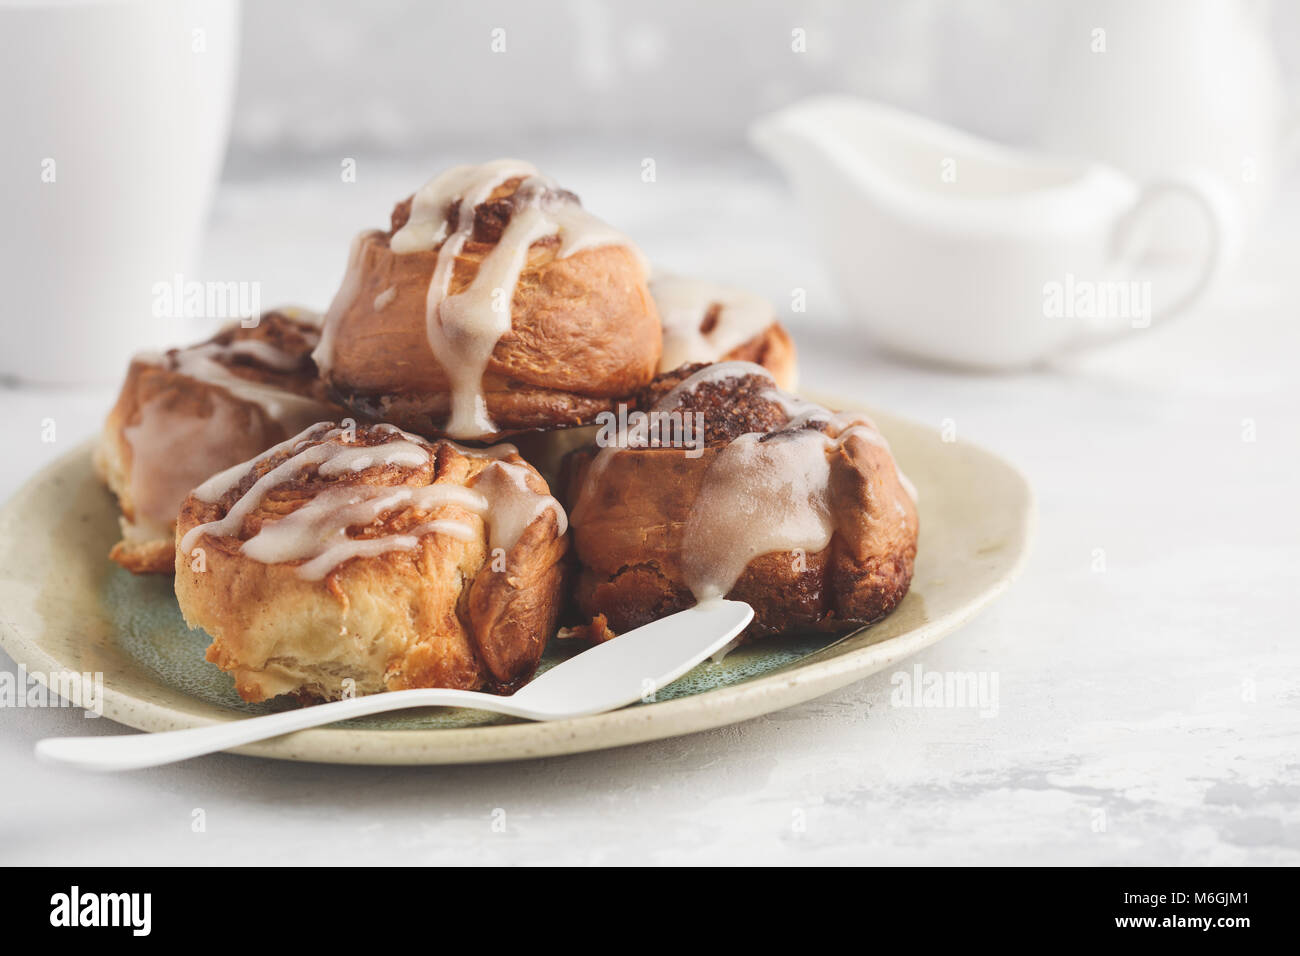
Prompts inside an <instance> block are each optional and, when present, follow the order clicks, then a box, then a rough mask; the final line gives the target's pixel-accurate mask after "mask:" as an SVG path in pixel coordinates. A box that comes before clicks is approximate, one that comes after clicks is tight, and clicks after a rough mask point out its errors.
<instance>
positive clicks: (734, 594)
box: [568, 362, 917, 639]
mask: <svg viewBox="0 0 1300 956" xmlns="http://www.w3.org/2000/svg"><path fill="white" fill-rule="evenodd" d="M639 406H640V408H641V409H643V410H645V412H646V415H645V417H644V418H641V419H638V421H637V422H636V424H635V425H630V426H629V428H627V429H623V430H621V431H620V433H619V434H618V435H607V436H605V438H604V440H603V441H601V442H599V443H600V444H602V445H603V446H604V447H598V448H597V447H593V448H590V449H587V450H584V451H581V452H577V453H575V455H574V456H573V457H572V458H571V459H570V461H569V462H568V466H569V478H568V489H569V491H568V494H569V500H570V502H571V503H572V525H573V532H572V533H573V541H574V551H575V554H576V556H577V559H578V562H579V565H580V570H579V573H578V579H577V585H576V600H577V605H578V608H579V610H580V611H581V613H582V616H583V620H584V621H593V622H594V624H593V625H591V626H589V630H590V633H589V636H593V637H595V638H597V639H600V638H604V637H608V636H610V635H611V634H618V633H622V632H624V631H627V630H630V629H631V628H635V627H639V626H641V625H642V624H645V623H647V622H649V621H652V620H655V619H657V618H659V617H663V616H664V615H666V614H671V613H673V612H675V611H679V610H682V609H683V608H686V607H689V606H690V605H692V604H694V603H696V602H697V601H704V600H708V599H710V598H717V597H724V596H725V597H729V598H732V599H736V600H742V601H747V602H748V603H749V604H751V605H752V606H753V608H754V611H755V616H754V622H753V623H752V624H751V625H750V627H749V628H748V629H747V631H746V633H745V635H744V636H745V638H746V639H752V638H755V637H760V636H764V635H770V634H778V633H785V632H790V631H807V630H818V631H829V632H838V631H842V630H847V629H851V628H853V627H856V626H859V625H863V624H868V623H870V622H872V621H875V620H878V619H879V618H881V617H883V616H884V615H886V614H888V613H889V612H890V611H891V610H893V608H894V607H895V606H896V605H897V604H898V602H899V601H900V600H902V598H903V596H904V594H905V593H906V592H907V588H908V585H909V583H910V581H911V577H912V566H913V561H914V559H915V556H916V540H917V512H916V505H915V501H914V491H913V489H912V488H911V485H910V483H909V482H908V481H907V479H906V478H905V477H903V475H902V473H901V472H900V471H899V469H898V466H897V465H896V464H895V462H894V459H893V456H892V454H891V453H890V450H889V446H888V445H887V444H886V442H885V440H884V438H883V437H882V436H881V435H880V433H879V431H877V430H876V428H875V427H874V425H872V423H871V421H870V420H869V419H867V418H866V417H865V416H863V415H861V414H857V413H846V412H832V411H830V410H828V409H826V408H823V407H821V406H819V405H816V404H813V403H811V402H807V401H804V400H802V399H799V398H797V397H795V396H793V395H791V394H789V393H788V392H784V391H782V390H780V389H779V388H777V387H776V384H775V383H774V382H773V380H772V376H771V374H770V373H769V372H768V371H767V370H766V369H763V368H762V367H760V366H757V365H754V364H751V363H745V362H727V363H720V364H717V365H708V366H694V367H688V368H685V369H682V370H679V371H678V372H676V373H673V374H670V375H667V376H663V377H661V378H660V379H658V380H656V382H655V383H654V384H653V385H652V386H650V387H649V388H647V389H646V390H645V392H644V393H643V394H642V395H641V397H640V400H639ZM674 436H677V437H674ZM678 438H680V439H681V440H677V439H678ZM670 439H671V440H670Z"/></svg>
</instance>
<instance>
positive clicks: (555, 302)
mask: <svg viewBox="0 0 1300 956" xmlns="http://www.w3.org/2000/svg"><path fill="white" fill-rule="evenodd" d="M521 182H522V180H521V179H518V178H515V179H511V180H508V181H507V182H506V183H504V184H503V185H502V186H500V187H499V188H497V189H496V190H495V191H494V192H493V193H492V195H491V197H490V198H489V200H488V201H486V202H484V203H482V204H480V205H479V206H478V207H477V208H476V210H475V220H474V229H473V233H472V235H471V236H470V238H469V240H468V241H467V242H466V244H465V245H464V246H463V247H462V248H461V250H460V252H459V254H458V255H457V257H456V262H455V268H454V271H453V273H452V278H451V284H450V287H449V293H450V294H451V295H455V294H457V293H460V292H462V291H464V290H465V289H466V288H467V287H468V286H469V285H470V283H471V282H472V281H473V279H474V278H475V276H476V275H477V274H478V271H479V267H480V265H481V264H482V262H483V260H484V257H485V256H486V255H487V254H488V253H490V252H491V251H492V250H493V249H495V247H496V243H497V242H498V240H500V239H501V236H502V232H503V230H504V228H505V226H506V224H508V222H509V221H510V217H511V215H512V214H513V210H512V204H511V199H512V197H513V196H514V194H515V192H516V191H517V190H518V189H519V186H520V184H521ZM574 201H576V200H574ZM411 202H412V200H411V199H410V198H408V199H406V200H404V201H403V202H400V203H398V204H397V206H396V207H395V209H394V211H393V216H392V222H391V226H390V228H389V230H388V231H387V232H379V231H374V232H370V233H365V234H363V235H362V236H360V237H358V239H357V243H358V245H357V246H356V248H355V249H354V253H353V256H354V258H353V262H352V263H351V264H350V267H349V277H348V278H347V279H345V286H346V287H347V288H348V293H347V295H343V293H340V296H341V298H345V299H347V301H345V302H341V301H339V300H338V299H336V302H335V305H334V306H333V307H332V308H331V316H330V322H331V325H332V333H331V341H330V353H331V354H330V357H329V359H328V361H324V362H322V373H323V375H324V377H325V378H326V380H327V381H328V382H329V384H330V386H331V387H332V389H333V390H334V394H335V395H336V396H337V397H338V398H339V400H340V401H342V402H343V403H344V404H345V405H347V406H348V407H349V408H351V409H353V410H354V411H356V412H358V413H359V414H362V415H365V416H368V417H371V418H376V419H381V420H384V421H389V422H393V423H394V424H397V425H400V426H401V427H403V428H406V429H408V430H410V431H413V432H416V433H418V434H422V435H425V436H427V437H440V436H442V435H443V434H444V426H445V425H446V424H447V419H448V416H449V415H450V412H451V390H452V385H451V382H450V380H449V377H448V375H447V372H446V370H445V369H444V368H443V366H442V364H441V363H440V362H439V360H438V358H437V357H436V356H435V354H434V352H433V349H432V348H431V346H430V344H429V338H428V330H427V320H426V307H427V299H428V294H429V285H430V280H431V278H432V276H433V273H434V270H435V268H436V266H437V264H438V258H439V256H440V255H441V254H442V249H441V247H439V248H437V249H433V250H427V251H415V252H404V253H400V254H399V253H396V252H394V251H393V249H392V247H391V244H390V243H391V241H392V238H393V235H394V234H395V233H396V232H397V231H398V230H400V229H401V228H402V226H404V225H405V224H406V222H407V220H408V217H409V216H410V210H411ZM510 311H511V327H510V329H509V330H508V331H506V332H505V333H504V335H502V336H501V338H500V339H499V340H498V341H497V343H496V346H495V348H494V349H493V350H492V354H491V357H490V359H489V360H488V363H487V368H486V370H485V372H484V375H483V379H482V395H483V398H484V400H485V402H486V408H487V413H488V415H489V417H490V418H491V419H492V422H493V423H494V425H495V426H496V428H497V430H496V431H495V432H494V433H489V434H486V435H479V436H474V437H475V439H476V440H482V441H494V440H498V439H500V438H502V437H504V436H507V435H511V434H516V433H519V432H522V431H527V430H530V429H553V428H563V427H568V426H575V425H581V424H584V423H588V422H590V421H592V420H593V419H594V417H595V415H596V414H597V413H599V412H600V411H603V410H605V409H609V408H611V407H612V406H613V404H614V403H615V402H616V401H617V400H618V399H619V398H621V397H623V396H625V395H628V394H630V393H631V392H633V391H635V390H636V389H638V388H640V387H642V386H643V385H645V384H646V383H647V382H649V381H650V380H651V378H653V376H654V374H655V369H656V367H657V364H658V360H659V352H660V347H661V331H660V327H659V320H658V315H657V313H656V311H655V307H654V302H653V300H652V299H651V297H650V293H649V290H648V289H647V286H646V279H645V268H644V265H643V262H642V260H641V257H640V254H639V253H638V252H637V251H636V250H635V249H634V248H632V247H631V246H630V245H627V244H614V245H599V246H594V247H590V248H586V249H582V250H580V251H577V252H575V253H573V254H572V255H568V256H561V255H560V242H559V239H558V238H557V237H555V236H550V237H547V238H545V239H542V240H539V241H536V242H534V243H533V244H532V245H531V246H530V247H529V249H528V251H527V254H526V260H525V264H524V266H523V269H522V271H521V273H520V275H519V280H518V283H517V285H516V287H515V291H514V296H513V299H512V300H511V307H510Z"/></svg>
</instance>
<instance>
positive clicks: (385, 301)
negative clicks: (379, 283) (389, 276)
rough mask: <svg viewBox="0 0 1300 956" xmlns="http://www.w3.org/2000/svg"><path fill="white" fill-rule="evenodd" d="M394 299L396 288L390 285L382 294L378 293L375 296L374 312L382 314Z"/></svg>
mask: <svg viewBox="0 0 1300 956" xmlns="http://www.w3.org/2000/svg"><path fill="white" fill-rule="evenodd" d="M396 298H397V286H395V285H390V286H389V287H388V288H387V289H385V290H384V291H383V292H381V293H379V295H377V296H375V311H376V312H383V311H384V309H386V308H388V305H389V303H390V302H392V301H393V300H394V299H396Z"/></svg>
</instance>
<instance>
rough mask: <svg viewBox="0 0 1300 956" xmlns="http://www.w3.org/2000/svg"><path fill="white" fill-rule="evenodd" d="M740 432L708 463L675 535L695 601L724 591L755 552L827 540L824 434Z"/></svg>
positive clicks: (808, 547)
mask: <svg viewBox="0 0 1300 956" xmlns="http://www.w3.org/2000/svg"><path fill="white" fill-rule="evenodd" d="M762 437H763V436H762V435H759V434H757V433H750V434H748V435H741V436H740V437H739V438H737V439H736V440H735V441H733V442H731V444H729V445H727V446H726V447H724V448H722V449H721V451H719V453H718V454H717V455H716V456H715V457H714V459H713V461H712V462H711V463H710V465H709V471H708V473H707V475H706V476H705V479H704V483H703V485H702V486H701V487H700V494H699V496H698V497H697V498H696V499H695V502H694V503H693V504H692V506H691V513H690V517H689V518H687V521H686V527H685V529H684V530H683V533H682V572H683V574H684V577H685V580H686V584H687V586H688V587H689V588H690V589H691V592H692V593H693V594H694V595H695V598H696V600H699V601H707V600H709V599H710V598H720V597H723V596H724V595H725V594H727V592H728V591H730V590H731V589H732V587H733V586H734V585H735V583H736V581H737V579H738V578H739V577H740V575H741V573H742V572H744V570H745V566H746V565H747V564H749V562H750V561H752V560H753V559H754V558H757V557H758V556H759V555H763V554H769V553H770V552H773V551H794V550H795V549H802V550H803V551H804V552H805V553H808V554H814V553H816V552H818V551H821V550H822V549H823V548H825V547H826V546H827V545H828V544H830V540H831V531H832V530H833V528H832V521H831V513H830V504H829V501H828V495H827V487H828V485H829V482H830V462H829V460H828V458H827V456H826V451H827V447H828V442H827V436H825V435H823V434H822V433H821V432H819V431H815V430H813V429H803V430H800V431H794V432H788V433H782V434H779V435H774V436H772V437H770V438H768V439H767V440H766V441H760V440H759V439H760V438H762Z"/></svg>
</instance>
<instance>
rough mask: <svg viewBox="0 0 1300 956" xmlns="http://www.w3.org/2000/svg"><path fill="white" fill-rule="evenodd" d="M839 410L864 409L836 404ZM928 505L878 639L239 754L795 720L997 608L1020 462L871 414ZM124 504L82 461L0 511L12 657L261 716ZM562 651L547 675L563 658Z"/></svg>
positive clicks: (540, 749) (489, 750)
mask: <svg viewBox="0 0 1300 956" xmlns="http://www.w3.org/2000/svg"><path fill="white" fill-rule="evenodd" d="M830 404H833V405H836V406H838V407H851V403H845V402H839V401H832V402H830ZM874 417H875V419H876V422H877V424H878V425H880V427H881V430H882V431H883V432H884V433H885V435H886V436H887V437H888V438H889V441H890V443H891V445H892V446H893V448H894V453H895V455H896V457H897V458H898V460H899V461H900V463H901V464H902V466H903V470H904V471H906V472H907V474H908V477H910V478H911V479H912V481H913V482H914V483H915V484H916V485H917V487H918V489H919V492H920V514H921V541H920V545H919V549H918V557H917V564H916V573H915V576H914V579H913V582H912V589H911V591H910V593H909V594H908V596H907V597H906V599H905V600H904V601H903V603H902V604H901V605H899V607H898V609H897V610H896V611H895V612H894V613H893V614H892V615H890V617H888V618H887V619H885V620H884V621H882V622H881V623H879V624H877V625H875V626H874V627H870V628H863V629H862V630H859V631H857V632H855V633H853V634H850V635H848V636H847V637H843V638H839V639H827V638H825V637H819V636H817V637H814V636H801V637H791V638H787V639H783V640H779V641H773V642H766V643H759V644H756V645H751V646H749V647H745V648H741V649H739V650H737V651H733V652H732V653H731V654H729V655H727V656H726V657H725V658H724V659H723V660H722V661H720V662H717V663H713V662H710V663H706V664H703V665H701V666H700V667H697V668H696V669H695V670H694V671H692V672H691V673H689V674H687V675H686V676H685V677H683V678H681V679H680V680H678V681H677V682H675V683H674V684H672V685H670V686H669V687H666V688H664V689H663V690H662V691H660V692H659V695H658V698H657V700H656V701H655V702H654V703H645V704H637V705H634V706H632V707H628V708H625V709H623V710H620V711H615V712H613V713H609V714H597V715H595V716H591V717H580V718H576V719H573V720H562V721H554V722H551V723H529V722H523V721H516V720H513V719H511V718H508V717H500V716H496V715H491V714H485V713H482V712H480V711H470V710H459V709H450V708H437V709H426V710H412V711H402V712H398V713H395V714H384V715H379V716H375V717H369V718H363V719H359V720H351V721H344V722H341V723H338V724H334V725H331V726H330V727H326V728H322V729H319V730H308V731H303V732H300V733H297V734H293V735H290V736H286V737H280V738H277V739H274V740H269V741H264V742H262V743H258V744H252V745H249V746H247V747H242V748H240V749H239V750H238V751H237V752H239V753H249V754H256V755H260V756H265V757H279V758H283V759H290V760H316V761H328V762H338V763H369V764H422V763H460V762H471V761H489V760H509V759H518V758H524V757H540V756H546V755H549V754H561V753H574V752H578V751H583V750H596V749H600V748H603V747H615V746H620V745H623V744H630V743H636V742H639V741H644V740H653V739H657V738H661V737H669V736H675V735H677V734H685V733H691V732H693V731H698V730H705V729H707V728H710V727H718V726H721V725H723V724H728V723H734V722H736V721H740V720H745V719H747V718H750V717H755V716H757V715H759V714H763V713H767V712H769V711H773V710H777V709H780V708H782V707H788V706H790V705H792V704H797V703H800V702H802V701H805V700H808V699H810V698H812V697H815V696H817V695H819V694H824V693H826V692H827V691H830V690H833V689H835V688H837V687H841V686H843V685H845V684H848V683H851V682H852V681H855V680H858V679H860V678H862V677H865V676H866V675H868V674H871V673H873V672H875V671H878V670H880V669H882V668H884V667H887V666H889V665H890V664H892V663H894V662H895V661H897V660H899V659H900V658H903V657H905V656H907V655H909V654H912V653H914V652H916V651H917V650H919V649H920V648H922V647H925V646H926V645H928V644H931V643H933V642H934V641H936V640H938V639H939V638H940V637H942V636H944V635H945V634H948V633H950V632H951V631H952V630H954V629H955V628H957V627H958V626H959V625H961V624H962V623H963V622H965V621H966V620H968V619H969V618H970V617H972V616H973V615H974V614H975V613H976V612H977V611H979V610H980V609H981V608H982V607H984V606H985V605H986V604H988V603H989V602H990V601H991V600H992V599H993V598H994V597H996V596H997V595H998V594H999V593H1001V592H1002V591H1003V590H1004V589H1005V588H1006V586H1007V585H1008V584H1009V583H1010V581H1011V580H1012V578H1013V577H1014V576H1015V574H1016V572H1017V571H1018V570H1019V568H1020V566H1021V565H1022V563H1023V562H1024V559H1025V557H1026V555H1027V552H1028V547H1029V542H1030V539H1031V536H1032V533H1033V526H1034V521H1035V512H1034V504H1033V495H1032V493H1031V491H1030V488H1029V485H1028V483H1027V482H1026V481H1025V479H1024V478H1023V477H1022V476H1021V475H1020V473H1019V472H1017V471H1016V470H1015V469H1014V468H1013V467H1011V466H1010V465H1009V464H1007V463H1006V462H1004V461H1002V460H1001V459H999V458H997V457H995V456H994V455H992V454H990V453H988V452H986V451H984V450H982V449H980V448H978V447H977V446H974V445H971V444H968V443H964V442H953V443H946V442H943V441H941V440H940V437H939V435H938V433H937V432H935V431H934V430H932V429H929V428H925V427H923V426H920V425H917V424H914V423H911V422H907V421H904V420H901V419H896V418H893V417H891V416H888V415H882V414H878V413H875V414H874ZM116 538H117V511H116V507H115V504H114V502H113V499H112V497H111V496H110V495H109V494H108V492H107V491H106V490H105V489H104V488H103V487H102V486H101V485H100V484H99V482H98V481H97V480H96V478H95V476H94V473H93V472H92V470H91V465H90V448H89V446H82V447H81V448H78V449H76V450H75V451H73V452H71V453H69V454H68V455H66V456H65V457H63V458H61V459H60V460H59V461H57V462H55V463H54V464H53V465H51V466H50V467H48V468H46V469H45V470H44V471H42V472H40V473H39V474H37V475H36V476H35V477H34V478H32V479H31V481H29V482H28V483H27V484H26V485H25V486H24V487H23V488H22V490H20V491H19V492H18V494H16V495H15V496H14V497H13V499H12V500H10V501H9V502H8V504H6V505H5V507H4V509H3V511H0V644H2V645H3V646H4V649H5V650H6V651H8V652H9V654H10V655H11V656H12V657H13V658H14V660H15V661H17V662H18V663H20V664H22V665H25V666H26V667H27V669H28V671H29V672H31V673H33V674H38V675H39V674H46V673H51V672H57V671H72V672H75V673H86V672H89V673H96V672H99V673H102V674H103V676H104V713H105V715H106V716H108V717H110V718H112V719H113V720H116V721H119V722H120V723H123V724H127V725H129V726H131V727H137V728H139V729H141V730H171V729H175V728H180V727H195V726H200V725H202V724H208V723H212V722H215V721H226V720H238V719H240V718H241V717H244V716H248V715H252V714H258V713H265V712H267V710H268V709H269V705H266V704H246V703H244V702H242V701H241V700H240V699H239V697H238V695H236V694H235V690H234V684H233V682H232V681H231V680H230V678H229V677H228V676H227V675H226V674H224V673H223V672H222V671H220V670H218V669H217V668H216V667H215V666H213V665H211V664H209V663H207V662H206V661H205V660H204V659H203V652H204V649H205V648H206V646H207V643H208V638H207V636H206V635H205V634H203V633H202V632H201V631H189V630H187V629H186V627H185V623H184V621H183V620H182V619H181V615H180V611H179V609H178V608H177V606H176V601H175V598H174V597H173V596H172V593H171V580H170V578H159V577H147V578H137V577H134V576H132V575H130V574H128V573H127V572H125V571H122V570H121V569H120V568H118V567H117V566H116V565H114V564H112V563H111V562H110V561H108V560H107V558H106V557H105V555H106V554H107V553H108V549H109V547H110V546H111V544H112V543H113V541H115V540H116ZM556 643H557V642H554V641H553V642H552V647H551V649H550V650H549V651H548V652H547V656H546V658H545V660H544V662H543V666H544V667H546V666H551V665H553V664H554V663H555V662H557V661H559V660H562V659H563V649H562V648H557V647H556V646H555V645H556Z"/></svg>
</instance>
